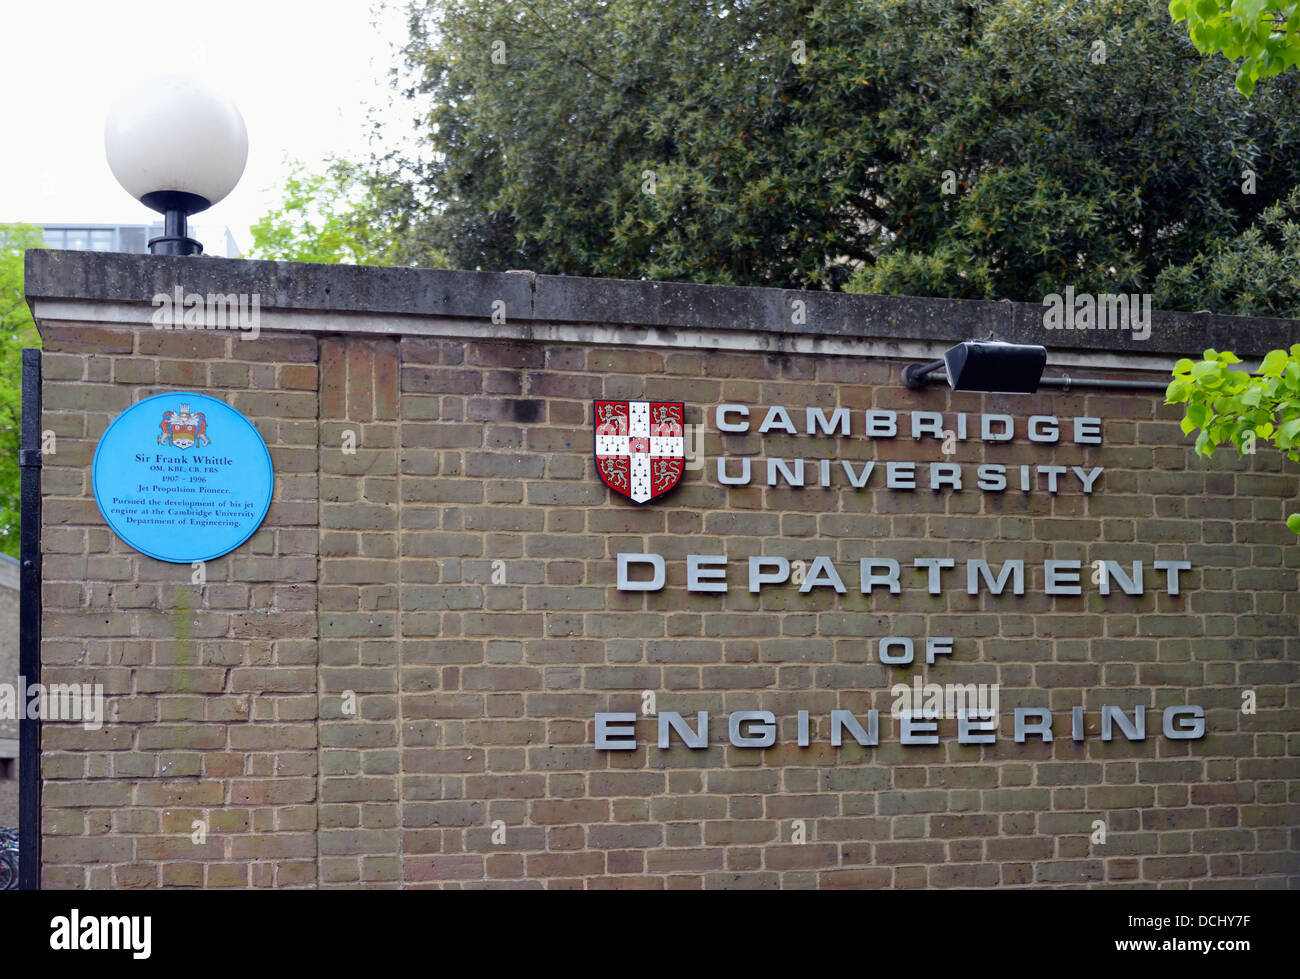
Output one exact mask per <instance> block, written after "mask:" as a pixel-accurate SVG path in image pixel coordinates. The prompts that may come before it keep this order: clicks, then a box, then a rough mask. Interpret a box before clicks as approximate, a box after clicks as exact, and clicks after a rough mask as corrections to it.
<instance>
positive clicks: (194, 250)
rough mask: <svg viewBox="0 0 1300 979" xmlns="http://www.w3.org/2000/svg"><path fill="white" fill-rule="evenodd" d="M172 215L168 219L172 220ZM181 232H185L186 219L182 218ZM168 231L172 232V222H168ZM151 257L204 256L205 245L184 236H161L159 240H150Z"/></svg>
mask: <svg viewBox="0 0 1300 979" xmlns="http://www.w3.org/2000/svg"><path fill="white" fill-rule="evenodd" d="M170 216H171V215H170V213H169V214H168V218H170ZM180 224H181V231H182V232H184V230H185V218H183V217H182V218H181V222H180ZM167 230H168V231H170V230H171V222H170V220H169V221H168V227H167ZM149 254H150V255H202V254H203V245H202V243H201V242H198V241H195V240H194V239H193V238H188V237H186V236H185V235H184V234H179V235H159V236H158V237H157V238H150V239H149Z"/></svg>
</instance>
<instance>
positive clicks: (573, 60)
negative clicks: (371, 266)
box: [373, 0, 1300, 301]
mask: <svg viewBox="0 0 1300 979" xmlns="http://www.w3.org/2000/svg"><path fill="white" fill-rule="evenodd" d="M409 19H410V41H409V43H408V44H407V46H406V48H405V51H404V62H405V69H406V77H407V78H408V79H409V83H408V87H407V89H406V94H407V95H409V97H410V98H411V99H412V100H413V104H414V106H415V107H416V108H417V110H418V111H419V112H420V114H421V118H422V119H424V120H425V121H424V124H423V129H422V131H421V133H420V137H421V138H420V144H421V147H422V149H423V150H424V151H425V152H424V153H423V154H422V155H421V156H420V158H419V159H410V158H403V157H402V156H401V155H394V156H392V157H389V158H387V159H385V160H383V161H381V164H382V165H381V166H380V167H379V170H380V171H382V172H385V173H387V174H389V175H390V176H389V178H388V180H389V183H388V196H387V198H386V202H387V204H388V205H390V209H389V210H388V211H387V212H386V213H384V214H381V215H380V218H381V219H384V220H386V219H390V218H391V217H392V216H393V215H395V214H399V213H405V215H406V217H407V219H408V223H407V224H406V225H405V226H404V227H402V228H401V229H400V230H394V231H393V232H392V233H393V234H394V235H395V236H397V237H399V238H401V239H402V241H401V245H400V250H401V251H402V252H403V254H404V255H405V256H407V257H409V258H410V259H411V260H413V261H416V262H419V261H421V258H420V255H421V251H422V249H425V248H428V247H431V245H433V244H437V245H438V246H441V247H445V249H446V253H447V254H446V257H447V259H448V260H449V262H450V264H452V265H454V266H458V267H468V268H476V267H481V268H492V269H503V268H530V269H533V270H535V271H539V272H552V273H564V274H574V275H596V276H621V277H628V278H639V277H649V278H656V279H670V280H685V281H698V282H716V283H732V284H743V285H769V286H785V287H812V288H832V289H836V288H845V287H846V286H850V283H851V286H850V287H851V288H853V289H855V290H862V291H874V292H891V293H911V294H923V295H943V296H962V297H988V298H1012V299H1028V300H1032V301H1037V300H1039V299H1041V297H1042V296H1043V295H1044V294H1045V293H1048V292H1054V291H1059V290H1060V288H1061V287H1062V286H1063V285H1064V284H1067V283H1070V284H1073V285H1074V286H1075V287H1076V289H1079V290H1087V291H1093V292H1105V291H1125V290H1141V291H1145V290H1146V289H1149V288H1150V286H1151V283H1152V282H1153V281H1154V280H1155V277H1156V275H1157V274H1158V272H1159V271H1160V270H1161V269H1163V268H1165V267H1166V266H1169V265H1174V266H1181V265H1185V264H1187V263H1189V262H1191V261H1193V260H1194V259H1195V258H1196V256H1198V255H1201V254H1209V253H1210V251H1211V249H1212V245H1213V243H1214V242H1216V241H1218V240H1220V239H1234V238H1236V237H1238V236H1239V235H1241V234H1242V233H1243V232H1244V231H1245V230H1246V229H1247V228H1249V227H1250V226H1251V224H1252V223H1253V222H1254V221H1255V220H1256V219H1257V218H1258V217H1259V215H1260V213H1261V212H1262V211H1263V210H1264V209H1265V208H1268V207H1270V206H1271V205H1273V204H1275V203H1277V202H1278V201H1279V200H1281V199H1282V198H1283V197H1285V195H1286V194H1287V192H1289V191H1290V190H1291V189H1292V187H1294V186H1295V185H1296V174H1295V170H1294V160H1295V158H1296V156H1297V154H1298V153H1300V118H1297V114H1296V113H1295V111H1294V106H1295V105H1296V104H1297V101H1298V99H1297V94H1300V85H1298V84H1297V77H1295V76H1296V75H1297V74H1300V73H1291V75H1288V76H1284V77H1281V78H1277V79H1274V80H1273V81H1272V82H1271V83H1270V84H1269V85H1267V86H1261V87H1260V89H1259V91H1258V92H1257V94H1256V97H1255V99H1254V101H1253V103H1250V104H1247V103H1245V102H1244V101H1243V100H1242V99H1241V97H1240V96H1239V95H1237V94H1236V93H1235V92H1234V91H1233V90H1232V75H1233V71H1232V67H1231V66H1230V65H1229V64H1228V63H1227V62H1225V61H1223V60H1222V59H1206V58H1202V57H1200V56H1199V55H1198V53H1197V52H1196V50H1195V48H1194V47H1193V46H1192V44H1191V43H1189V41H1188V39H1187V36H1186V34H1185V32H1184V30H1183V29H1182V28H1181V27H1179V26H1178V25H1176V24H1174V23H1173V22H1172V21H1171V20H1170V18H1169V15H1168V13H1167V11H1166V8H1165V4H1164V2H1163V0H870V2H861V3H831V2H814V0H763V2H757V0H745V2H739V0H738V2H717V0H660V2H656V3H653V4H646V3H643V2H639V0H638V2H632V0H607V2H604V3H598V4H593V3H591V2H589V0H530V2H521V3H514V4H502V3H499V2H497V0H437V2H414V3H412V4H411V7H410V18H409ZM1247 168H1249V169H1250V170H1252V171H1253V172H1254V174H1255V175H1256V182H1257V187H1258V193H1256V194H1254V195H1251V194H1246V193H1243V192H1242V188H1241V175H1242V172H1243V171H1244V170H1246V169H1247ZM946 174H947V175H950V176H951V180H949V181H945V175H946ZM945 189H951V190H952V191H953V192H952V193H945V192H944V190H945ZM402 204H404V205H405V206H406V208H407V210H406V211H404V212H403V210H402V208H401V206H399V205H402ZM380 223H381V220H380V219H376V220H375V221H374V222H373V224H375V226H379V225H380Z"/></svg>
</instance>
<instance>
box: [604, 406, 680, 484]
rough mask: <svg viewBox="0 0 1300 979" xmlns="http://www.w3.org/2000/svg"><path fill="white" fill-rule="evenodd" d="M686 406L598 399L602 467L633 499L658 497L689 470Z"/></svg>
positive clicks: (611, 481) (606, 479)
mask: <svg viewBox="0 0 1300 979" xmlns="http://www.w3.org/2000/svg"><path fill="white" fill-rule="evenodd" d="M685 422H686V407H685V405H682V404H680V403H674V402H666V401H597V402H596V412H595V424H596V472H597V473H599V474H600V479H601V482H603V483H604V484H605V485H606V486H608V487H609V488H610V489H612V490H613V491H614V492H616V493H621V494H622V495H623V496H626V497H627V498H628V499H629V500H631V501H632V502H633V503H649V502H650V501H651V500H654V499H658V498H659V497H661V496H663V495H664V494H665V493H667V492H668V491H669V490H671V489H672V488H673V487H675V486H676V485H677V484H678V483H679V482H680V481H681V478H682V473H683V472H684V471H685V469H686V439H685V434H686V432H685V427H684V426H685Z"/></svg>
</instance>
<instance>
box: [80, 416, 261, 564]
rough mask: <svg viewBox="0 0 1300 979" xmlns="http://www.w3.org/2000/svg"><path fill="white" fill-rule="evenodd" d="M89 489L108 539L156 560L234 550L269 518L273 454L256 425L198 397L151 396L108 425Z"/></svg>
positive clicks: (207, 557) (209, 556)
mask: <svg viewBox="0 0 1300 979" xmlns="http://www.w3.org/2000/svg"><path fill="white" fill-rule="evenodd" d="M91 482H92V485H93V487H94V492H95V502H96V503H97V504H98V505H99V512H100V513H102V514H103V515H104V519H105V520H106V521H108V525H109V527H111V528H112V530H113V533H115V534H117V536H118V537H120V538H121V539H122V540H123V541H125V542H126V543H127V544H129V545H130V546H131V547H133V548H135V549H136V550H137V551H140V552H142V553H144V554H147V555H149V556H150V557H152V558H157V559H158V560H159V561H172V562H175V563H178V564H188V563H189V562H191V561H210V560H212V559H213V558H218V557H221V555H223V554H228V553H229V552H230V551H233V550H234V549H235V548H236V547H238V546H239V545H240V544H242V543H244V541H246V540H248V538H249V537H251V536H252V535H253V531H255V530H257V528H258V526H259V525H260V524H261V523H262V520H263V518H265V517H266V511H267V509H269V508H270V506H271V494H272V491H273V490H274V489H275V473H274V471H273V470H272V468H271V454H270V453H269V452H268V451H267V449H266V443H265V442H263V441H262V436H261V435H259V434H258V432H257V429H255V428H254V427H253V425H252V423H251V422H250V421H249V420H248V419H247V418H245V417H244V416H243V415H241V414H240V413H239V412H238V411H236V410H235V409H234V408H232V407H230V406H229V405H228V404H226V403H225V402H223V401H218V400H216V399H215V398H210V397H208V396H207V395H204V394H186V393H182V392H177V393H173V394H155V395H154V396H153V397H152V398H145V400H143V401H141V402H139V403H138V404H135V405H132V406H131V407H130V408H128V409H126V411H124V412H122V414H120V415H118V416H117V417H116V418H115V419H113V423H112V424H111V425H109V426H108V431H106V432H105V433H104V437H103V438H101V439H100V440H99V446H98V447H97V448H96V449H95V461H94V465H93V466H92V467H91Z"/></svg>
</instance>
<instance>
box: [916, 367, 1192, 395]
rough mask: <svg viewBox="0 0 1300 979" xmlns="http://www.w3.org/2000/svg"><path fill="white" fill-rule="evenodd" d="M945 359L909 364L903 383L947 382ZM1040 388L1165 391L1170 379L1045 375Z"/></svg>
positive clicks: (919, 385)
mask: <svg viewBox="0 0 1300 979" xmlns="http://www.w3.org/2000/svg"><path fill="white" fill-rule="evenodd" d="M942 366H943V361H942V360H940V361H936V362H935V363H933V364H925V365H921V364H909V365H908V366H907V367H905V368H903V383H904V384H906V385H907V386H908V387H910V388H919V387H924V386H925V384H926V383H927V382H929V381H943V382H944V383H947V381H948V375H947V374H945V373H944V372H943V371H939V370H936V367H942ZM914 382H915V383H914ZM1038 386H1039V387H1040V388H1062V389H1063V390H1066V391H1069V390H1071V389H1072V388H1088V389H1090V390H1101V391H1107V390H1113V391H1165V390H1167V389H1168V388H1169V382H1168V381H1111V380H1107V379H1105V378H1097V377H1083V378H1079V377H1044V378H1043V379H1042V380H1040V381H1039V382H1038Z"/></svg>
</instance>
